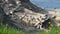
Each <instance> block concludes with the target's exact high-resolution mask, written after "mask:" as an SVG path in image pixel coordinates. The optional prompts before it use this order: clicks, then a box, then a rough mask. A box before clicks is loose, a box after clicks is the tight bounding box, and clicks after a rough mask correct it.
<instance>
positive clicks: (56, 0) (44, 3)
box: [30, 0, 60, 9]
mask: <svg viewBox="0 0 60 34" xmlns="http://www.w3.org/2000/svg"><path fill="white" fill-rule="evenodd" d="M30 1H31V2H32V3H33V4H35V5H36V6H38V7H42V8H57V9H60V0H30Z"/></svg>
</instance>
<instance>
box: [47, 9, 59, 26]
mask: <svg viewBox="0 0 60 34" xmlns="http://www.w3.org/2000/svg"><path fill="white" fill-rule="evenodd" d="M48 12H49V14H52V15H55V16H56V18H55V20H56V23H57V26H60V9H51V10H48Z"/></svg>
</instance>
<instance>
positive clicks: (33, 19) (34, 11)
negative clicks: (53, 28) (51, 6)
mask: <svg viewBox="0 0 60 34" xmlns="http://www.w3.org/2000/svg"><path fill="white" fill-rule="evenodd" d="M0 7H2V9H3V12H2V13H4V14H3V22H5V23H6V22H7V23H8V24H13V25H15V26H16V27H17V28H20V29H22V30H24V31H27V32H33V31H37V30H39V29H41V28H44V29H46V28H48V27H49V23H48V22H50V21H52V20H53V19H54V16H52V15H51V14H49V13H48V12H47V11H46V10H45V9H42V8H39V7H37V6H36V5H34V4H32V3H31V2H30V1H29V0H5V1H3V2H2V4H1V6H0Z"/></svg>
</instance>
